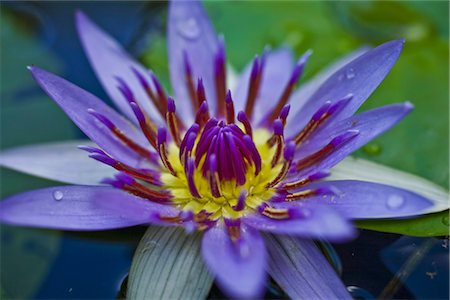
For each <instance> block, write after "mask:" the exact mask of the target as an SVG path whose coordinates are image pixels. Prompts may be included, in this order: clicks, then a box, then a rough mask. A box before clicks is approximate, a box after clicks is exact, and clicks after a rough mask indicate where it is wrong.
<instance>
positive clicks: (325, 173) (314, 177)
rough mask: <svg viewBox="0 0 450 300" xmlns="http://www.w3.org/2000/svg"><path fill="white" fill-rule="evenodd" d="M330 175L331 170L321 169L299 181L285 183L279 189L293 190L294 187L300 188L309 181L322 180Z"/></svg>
mask: <svg viewBox="0 0 450 300" xmlns="http://www.w3.org/2000/svg"><path fill="white" fill-rule="evenodd" d="M329 175H330V172H328V171H319V172H317V173H314V174H312V175H310V176H308V177H306V178H302V179H300V180H297V181H293V182H288V183H284V184H283V185H282V186H281V187H279V188H278V189H279V190H292V189H296V188H299V187H301V186H304V185H306V184H308V183H311V182H313V181H317V180H320V179H322V178H325V177H327V176H329Z"/></svg>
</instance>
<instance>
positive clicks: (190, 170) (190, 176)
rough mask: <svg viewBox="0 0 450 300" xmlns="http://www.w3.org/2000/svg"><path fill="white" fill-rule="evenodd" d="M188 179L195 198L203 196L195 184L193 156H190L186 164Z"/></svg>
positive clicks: (190, 190)
mask: <svg viewBox="0 0 450 300" xmlns="http://www.w3.org/2000/svg"><path fill="white" fill-rule="evenodd" d="M185 171H186V179H187V183H188V188H189V192H190V193H191V195H192V196H193V197H195V198H201V197H202V196H201V195H200V193H199V192H198V189H197V186H196V185H195V180H194V172H195V161H194V159H193V158H189V159H188V161H187V165H186V166H185Z"/></svg>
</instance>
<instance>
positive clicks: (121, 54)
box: [76, 11, 164, 124]
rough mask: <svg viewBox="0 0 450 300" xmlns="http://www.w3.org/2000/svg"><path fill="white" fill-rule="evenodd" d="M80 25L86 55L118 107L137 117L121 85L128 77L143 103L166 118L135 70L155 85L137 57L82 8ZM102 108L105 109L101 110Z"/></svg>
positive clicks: (156, 117)
mask: <svg viewBox="0 0 450 300" xmlns="http://www.w3.org/2000/svg"><path fill="white" fill-rule="evenodd" d="M76 25H77V30H78V35H79V36H80V40H81V43H82V45H83V48H84V50H85V52H86V55H87V57H88V59H89V61H90V63H91V66H92V68H93V69H94V71H95V73H96V74H97V77H98V78H99V80H100V82H101V83H102V85H103V88H104V89H105V90H106V92H107V93H108V95H109V96H110V97H111V99H112V100H113V101H114V102H115V104H116V105H117V107H118V108H120V110H121V111H122V112H123V113H125V114H126V115H127V116H128V118H129V119H130V120H135V117H134V114H133V112H132V111H131V108H130V106H129V104H128V101H127V100H126V99H125V98H124V96H123V95H122V93H121V92H120V90H119V88H118V85H119V84H118V83H119V82H118V79H117V78H120V79H122V80H124V81H125V82H126V83H127V85H128V87H129V88H130V89H131V91H132V92H133V94H134V95H135V98H136V101H139V105H140V107H142V108H143V109H144V110H145V111H146V112H147V113H148V114H149V115H150V116H151V117H152V120H153V121H155V122H157V123H158V124H162V123H163V122H164V120H163V119H162V118H161V116H160V114H159V113H158V112H157V110H156V108H155V107H154V106H153V105H152V104H151V101H149V100H148V96H147V94H146V92H145V90H144V88H143V86H142V84H141V83H140V81H139V78H138V76H136V74H135V73H134V71H133V68H134V69H135V70H137V71H138V72H139V73H140V75H141V76H143V77H144V78H145V79H147V81H148V84H149V85H150V86H151V87H153V83H151V80H150V76H149V75H148V72H147V70H146V68H144V67H143V66H142V65H141V64H139V63H138V62H137V61H136V60H134V59H133V58H132V57H131V56H130V55H129V54H128V53H127V52H126V51H125V50H124V49H123V48H122V46H121V45H119V44H118V43H117V42H116V41H115V40H114V39H113V38H112V37H111V36H109V35H108V34H107V33H106V32H104V31H103V30H102V29H100V28H99V27H98V26H97V25H96V24H94V23H93V22H92V21H91V20H90V19H89V18H88V17H87V16H86V15H85V14H83V13H82V12H81V11H77V13H76ZM100 112H102V111H100Z"/></svg>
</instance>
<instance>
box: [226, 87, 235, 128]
mask: <svg viewBox="0 0 450 300" xmlns="http://www.w3.org/2000/svg"><path fill="white" fill-rule="evenodd" d="M225 104H226V117H227V123H228V124H232V123H234V104H233V99H232V98H231V91H230V90H228V92H227V96H226V97H225Z"/></svg>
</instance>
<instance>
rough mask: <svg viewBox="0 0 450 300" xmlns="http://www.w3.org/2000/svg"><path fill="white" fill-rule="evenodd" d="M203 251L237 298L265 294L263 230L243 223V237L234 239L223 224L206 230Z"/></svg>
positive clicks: (223, 284) (225, 287) (221, 281)
mask: <svg viewBox="0 0 450 300" xmlns="http://www.w3.org/2000/svg"><path fill="white" fill-rule="evenodd" d="M202 253H203V258H204V259H205V262H206V264H207V265H208V267H209V269H210V271H211V273H213V274H214V275H215V277H216V280H217V283H218V284H219V285H220V286H221V288H222V289H223V290H224V292H225V293H226V294H228V295H230V296H231V297H233V298H239V299H241V298H257V297H258V296H259V297H260V296H262V294H261V293H262V292H263V291H264V284H265V280H266V272H265V269H266V249H265V246H264V240H263V238H262V237H261V236H260V234H259V233H258V232H257V231H255V230H254V229H252V228H247V227H246V226H245V225H242V230H241V239H240V240H239V241H238V242H236V243H233V242H232V241H231V238H230V236H229V235H228V233H227V231H226V229H225V228H224V226H223V225H219V226H215V227H213V228H211V229H209V230H208V231H206V232H205V235H204V237H203V241H202Z"/></svg>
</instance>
